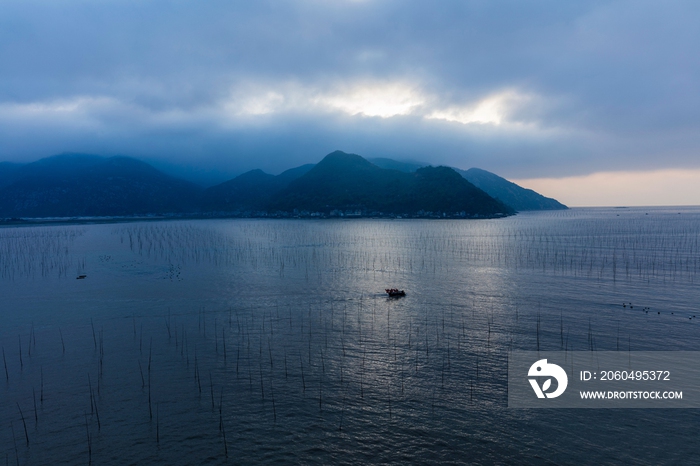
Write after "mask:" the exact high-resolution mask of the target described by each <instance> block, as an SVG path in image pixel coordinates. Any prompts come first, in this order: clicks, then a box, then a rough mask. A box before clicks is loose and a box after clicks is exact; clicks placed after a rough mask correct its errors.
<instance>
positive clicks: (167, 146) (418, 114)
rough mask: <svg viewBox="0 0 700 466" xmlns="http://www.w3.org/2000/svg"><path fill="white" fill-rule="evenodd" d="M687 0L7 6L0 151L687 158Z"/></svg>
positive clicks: (575, 165)
mask: <svg viewBox="0 0 700 466" xmlns="http://www.w3.org/2000/svg"><path fill="white" fill-rule="evenodd" d="M699 10H700V4H698V3H696V2H664V3H663V4H662V3H658V2H642V1H629V2H627V1H612V2H602V1H601V2H561V1H541V2H536V1H535V2H522V1H512V2H486V1H478V2H463V1H454V2H450V1H443V2H431V3H428V2H408V1H371V0H368V1H322V0H318V1H299V2H277V1H276V2H236V3H233V2H228V1H209V2H185V1H176V2H165V1H162V2H159V1H142V2H132V1H109V0H108V1H100V2H94V1H65V2H48V1H46V2H41V1H7V2H4V3H3V6H2V14H0V63H2V64H3V66H2V67H0V159H3V160H33V159H36V158H38V157H41V156H46V155H51V154H53V153H58V152H64V151H83V152H93V153H101V154H114V153H120V154H126V155H133V156H137V157H145V158H149V159H151V160H160V161H163V162H168V163H172V164H175V165H181V166H200V167H201V166H206V167H209V168H212V169H218V170H221V171H224V172H228V173H233V172H239V171H241V170H245V169H248V168H253V167H263V168H266V169H267V170H269V171H273V172H274V171H280V170H282V169H284V168H289V167H291V166H294V165H297V164H299V163H307V162H313V161H317V160H318V159H319V158H320V157H321V156H323V155H324V154H325V153H327V152H330V151H332V150H334V149H343V150H346V151H353V152H357V153H360V154H362V155H366V156H390V157H395V158H408V159H414V160H423V161H427V162H430V163H434V164H441V163H444V164H450V165H455V166H459V167H463V168H468V167H470V166H480V167H483V168H486V169H490V170H493V171H496V172H498V173H501V174H503V175H506V176H513V177H520V178H523V177H533V176H559V175H575V174H578V173H590V172H595V171H610V170H620V169H629V168H630V167H633V168H635V169H654V168H666V167H668V168H684V167H698V166H700V159H699V158H698V157H697V156H696V154H697V152H698V148H699V147H700V136H698V135H697V134H696V133H697V131H696V128H697V126H698V124H699V123H700V121H699V120H700V112H698V108H700V105H699V104H700V96H699V95H698V93H697V92H696V89H697V88H698V84H699V83H698V75H699V73H698V71H699V70H698V67H699V66H700V60H698V53H697V51H696V46H695V44H697V43H700V37H699V36H700V29H699V28H697V27H696V25H695V21H694V20H695V18H697V17H698V14H699V13H700V11H699Z"/></svg>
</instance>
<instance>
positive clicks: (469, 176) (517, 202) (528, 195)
mask: <svg viewBox="0 0 700 466" xmlns="http://www.w3.org/2000/svg"><path fill="white" fill-rule="evenodd" d="M370 160H371V161H372V163H374V164H375V165H377V166H379V167H381V168H390V169H394V170H400V171H403V172H407V173H410V172H414V171H416V170H418V169H419V168H420V167H422V166H425V164H423V165H421V164H419V163H418V162H400V161H396V160H392V159H386V158H376V159H370ZM454 170H455V171H456V172H457V173H459V174H460V175H462V176H463V177H464V178H465V179H466V180H467V181H469V182H470V183H472V184H473V185H474V186H476V187H477V188H480V189H482V190H484V191H485V192H486V193H488V195H489V196H492V197H494V198H496V199H498V200H500V201H502V202H504V203H505V204H506V205H508V206H510V207H512V208H513V209H515V210H517V211H522V210H558V209H566V208H567V207H566V206H565V205H564V204H562V203H560V202H559V201H557V200H556V199H552V198H549V197H544V196H543V195H541V194H539V193H537V192H535V191H533V190H532V189H527V188H523V187H521V186H518V185H517V184H515V183H513V182H511V181H508V180H506V179H505V178H501V177H500V176H498V175H496V174H494V173H491V172H488V171H486V170H482V169H480V168H470V169H469V170H460V169H459V168H455V169H454Z"/></svg>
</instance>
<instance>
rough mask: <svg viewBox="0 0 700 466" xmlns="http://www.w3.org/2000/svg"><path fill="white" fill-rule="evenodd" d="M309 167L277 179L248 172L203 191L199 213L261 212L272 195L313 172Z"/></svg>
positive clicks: (258, 172)
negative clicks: (201, 211) (202, 211)
mask: <svg viewBox="0 0 700 466" xmlns="http://www.w3.org/2000/svg"><path fill="white" fill-rule="evenodd" d="M313 166H314V165H313V164H308V165H302V166H301V167H296V168H292V169H289V170H287V171H285V172H283V173H281V174H279V175H277V176H274V175H269V174H267V173H265V172H263V171H262V170H251V171H249V172H246V173H244V174H242V175H240V176H237V177H236V178H234V179H232V180H229V181H225V182H223V183H221V184H218V185H216V186H212V187H210V188H207V189H205V190H204V193H203V195H202V209H203V210H204V211H206V212H235V211H238V212H245V211H259V210H265V208H266V206H267V204H268V203H269V201H270V199H271V198H272V196H273V195H274V194H276V193H277V192H279V191H280V190H282V189H283V188H285V187H287V185H289V183H290V182H292V181H294V180H295V179H297V178H299V177H300V176H302V175H304V174H305V173H307V172H308V171H309V170H311V169H312V168H313Z"/></svg>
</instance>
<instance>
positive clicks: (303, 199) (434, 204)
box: [268, 151, 513, 216]
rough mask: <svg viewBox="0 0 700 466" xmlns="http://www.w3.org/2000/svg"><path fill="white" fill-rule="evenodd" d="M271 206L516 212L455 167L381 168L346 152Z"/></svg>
mask: <svg viewBox="0 0 700 466" xmlns="http://www.w3.org/2000/svg"><path fill="white" fill-rule="evenodd" d="M268 209H269V210H272V211H284V212H289V211H292V210H294V209H297V210H306V211H310V212H323V213H329V212H331V211H334V210H336V211H337V210H339V211H347V210H351V211H358V210H359V211H364V212H367V213H384V214H392V213H393V214H408V215H423V214H425V213H426V212H433V213H437V212H443V213H448V214H450V215H455V214H460V213H462V212H464V213H465V215H466V216H499V215H506V214H510V213H513V210H512V209H510V208H509V207H508V206H506V205H504V204H503V203H501V202H500V201H497V200H495V199H493V198H491V197H490V196H489V195H488V194H486V193H485V192H483V191H482V190H480V189H479V188H477V187H475V186H474V185H472V184H471V183H469V182H468V181H467V180H465V179H464V178H462V177H461V176H459V174H458V173H456V172H455V171H454V170H452V169H451V168H448V167H425V168H420V169H418V170H416V171H415V172H414V173H405V172H401V171H398V170H390V169H383V168H380V167H378V166H377V165H375V164H373V163H371V162H369V161H368V160H366V159H364V158H362V157H360V156H359V155H356V154H346V153H344V152H341V151H336V152H333V153H331V154H328V155H327V156H326V157H325V158H324V159H323V160H322V161H321V162H319V163H318V164H317V165H315V166H314V167H313V168H312V169H311V170H309V171H308V172H307V173H306V174H304V175H303V176H301V177H299V178H298V179H296V180H294V181H292V182H291V183H290V184H289V186H287V187H286V188H284V189H282V190H281V191H279V192H277V193H276V194H274V195H273V196H272V198H271V201H270V202H269V204H268ZM421 212H422V213H421Z"/></svg>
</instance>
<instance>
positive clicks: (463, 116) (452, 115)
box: [426, 90, 532, 125]
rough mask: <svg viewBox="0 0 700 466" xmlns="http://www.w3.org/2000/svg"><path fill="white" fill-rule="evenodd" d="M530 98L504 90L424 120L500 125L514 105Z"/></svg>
mask: <svg viewBox="0 0 700 466" xmlns="http://www.w3.org/2000/svg"><path fill="white" fill-rule="evenodd" d="M531 98H532V97H530V96H527V95H523V94H520V93H518V92H517V91H515V90H506V91H502V92H499V93H496V94H491V95H489V96H488V97H486V98H484V99H481V100H479V101H478V102H476V103H474V104H471V105H465V106H461V107H460V106H451V107H448V108H446V109H440V110H436V111H434V112H432V113H431V114H429V115H427V116H426V118H429V119H436V120H447V121H456V122H458V123H463V124H469V123H481V124H487V123H490V124H494V125H500V124H501V123H503V122H504V121H505V120H506V119H507V118H508V116H509V115H510V112H511V110H512V107H513V106H515V105H523V104H524V103H527V101H529V100H530V99H531Z"/></svg>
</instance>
